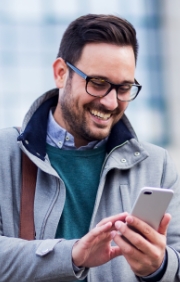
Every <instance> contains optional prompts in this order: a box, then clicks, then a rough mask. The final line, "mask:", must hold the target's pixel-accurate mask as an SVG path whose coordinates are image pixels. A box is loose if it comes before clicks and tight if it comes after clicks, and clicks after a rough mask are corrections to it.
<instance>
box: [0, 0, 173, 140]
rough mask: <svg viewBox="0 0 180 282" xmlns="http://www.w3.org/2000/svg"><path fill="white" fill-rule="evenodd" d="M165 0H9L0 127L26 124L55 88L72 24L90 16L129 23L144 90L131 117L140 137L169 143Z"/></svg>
mask: <svg viewBox="0 0 180 282" xmlns="http://www.w3.org/2000/svg"><path fill="white" fill-rule="evenodd" d="M159 5H160V2H159V1H156V0H152V1H145V0H133V1H131V0H126V1H124V0H111V1H104V0H98V1H97V0H86V1H84V0H66V1H61V0H51V1H49V0H26V1H22V0H6V1H5V0H4V1H1V4H0V128H2V127H8V126H14V125H17V126H18V125H21V123H22V119H23V116H24V114H25V113H26V111H27V110H28V108H29V106H30V104H31V103H32V102H33V101H34V99H36V98H37V97H38V96H39V95H41V94H42V93H44V92H45V91H47V90H49V89H51V88H54V87H55V84H54V81H53V72H52V63H53V61H54V59H55V58H56V55H57V52H58V48H59V43H60V40H61V37H62V34H63V31H64V30H65V28H66V26H67V25H68V24H69V23H70V22H71V21H72V20H73V19H75V18H76V17H78V16H81V15H83V14H87V13H105V14H109V13H111V14H115V15H119V16H121V17H123V18H126V19H127V20H129V21H130V22H131V23H132V24H133V25H134V26H135V28H136V30H137V37H138V41H139V45H140V49H139V57H138V63H137V70H136V78H137V80H138V82H139V83H140V84H142V86H143V88H142V91H141V92H140V94H139V97H138V98H137V100H135V101H133V102H131V103H130V105H129V108H128V110H127V115H128V117H129V118H130V121H131V122H132V124H133V126H134V127H135V131H136V132H137V134H138V136H139V139H143V140H147V141H151V142H154V143H156V144H160V145H164V144H166V143H167V142H168V136H167V133H166V132H167V126H165V124H166V119H167V116H166V103H165V99H164V97H165V95H164V89H163V76H162V65H163V61H162V57H161V28H162V22H161V17H160V13H159V11H160V9H161V7H160V6H159Z"/></svg>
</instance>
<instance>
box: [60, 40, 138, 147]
mask: <svg viewBox="0 0 180 282" xmlns="http://www.w3.org/2000/svg"><path fill="white" fill-rule="evenodd" d="M75 66H76V67H77V68H79V69H80V70H81V71H82V72H84V73H85V74H87V75H88V76H92V77H102V78H104V79H106V80H108V81H110V82H112V83H114V84H121V83H124V82H126V83H127V82H131V83H133V82H134V72H135V59H134V53H133V49H132V47H130V46H125V47H122V46H117V45H111V44H105V43H100V44H95V43H91V44H87V45H86V46H85V47H84V49H83V52H82V55H81V57H80V59H79V61H78V62H77V63H76V64H75ZM85 84H86V81H85V80H84V79H83V78H82V77H80V76H79V75H78V74H76V73H75V72H73V73H72V77H69V76H68V78H67V80H66V84H65V87H64V88H62V89H60V95H59V103H58V106H57V109H56V111H55V119H56V121H57V122H58V123H59V124H60V125H61V126H62V127H64V128H65V129H66V130H67V131H69V132H70V133H71V134H72V135H73V136H74V139H75V145H76V146H77V147H79V146H82V145H86V144H87V143H88V142H89V141H92V140H101V139H104V138H105V137H107V136H108V135H109V134H110V131H111V128H112V127H113V125H114V124H115V123H117V122H118V121H119V120H120V118H121V117H122V115H123V113H124V111H125V109H126V107H127V105H128V103H127V102H121V101H119V100H117V97H116V90H115V89H113V90H111V92H110V93H109V94H108V95H107V96H105V97H102V98H98V97H92V96H90V95H89V94H87V92H86V90H85Z"/></svg>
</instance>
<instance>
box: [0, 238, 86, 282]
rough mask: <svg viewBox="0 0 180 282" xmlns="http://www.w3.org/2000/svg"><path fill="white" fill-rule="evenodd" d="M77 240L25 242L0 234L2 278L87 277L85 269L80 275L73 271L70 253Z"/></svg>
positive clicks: (28, 281) (29, 281)
mask: <svg viewBox="0 0 180 282" xmlns="http://www.w3.org/2000/svg"><path fill="white" fill-rule="evenodd" d="M75 241H76V240H61V239H47V240H34V241H26V240H22V239H18V238H10V237H5V236H0V250H1V254H0V265H1V267H0V277H1V279H0V280H1V281H2V282H9V281H11V282H19V281H26V282H32V281H52V282H55V281H72V280H77V279H79V278H81V279H83V277H84V278H85V276H86V275H87V270H86V269H85V270H84V269H83V270H82V271H80V272H78V274H77V275H76V274H75V273H74V271H73V266H72V257H71V252H72V247H73V245H74V243H75Z"/></svg>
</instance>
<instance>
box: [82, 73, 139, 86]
mask: <svg viewBox="0 0 180 282" xmlns="http://www.w3.org/2000/svg"><path fill="white" fill-rule="evenodd" d="M87 76H89V77H91V78H98V79H104V80H106V81H107V82H109V83H112V84H115V85H121V84H134V83H135V82H134V81H132V80H124V81H123V82H121V83H114V82H112V81H110V80H109V79H108V77H106V76H100V75H87Z"/></svg>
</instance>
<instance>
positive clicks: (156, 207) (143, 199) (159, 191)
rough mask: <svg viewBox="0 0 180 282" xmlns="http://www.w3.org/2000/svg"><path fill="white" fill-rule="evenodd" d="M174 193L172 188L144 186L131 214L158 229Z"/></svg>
mask: <svg viewBox="0 0 180 282" xmlns="http://www.w3.org/2000/svg"><path fill="white" fill-rule="evenodd" d="M173 193H174V192H173V190H171V189H164V188H152V187H144V188H142V189H141V191H140V193H139V196H138V198H137V200H136V202H135V203H134V206H133V208H132V212H131V214H132V215H134V216H136V217H138V218H139V219H141V220H143V221H145V222H146V223H148V224H149V225H150V226H152V227H153V228H154V229H155V230H157V229H158V227H159V224H160V222H161V219H162V217H163V215H164V214H165V212H166V209H167V207H168V205H169V203H170V201H171V199H172V196H173Z"/></svg>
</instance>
